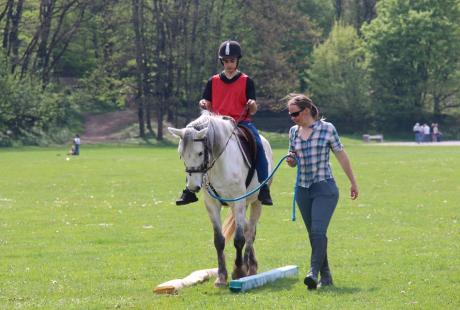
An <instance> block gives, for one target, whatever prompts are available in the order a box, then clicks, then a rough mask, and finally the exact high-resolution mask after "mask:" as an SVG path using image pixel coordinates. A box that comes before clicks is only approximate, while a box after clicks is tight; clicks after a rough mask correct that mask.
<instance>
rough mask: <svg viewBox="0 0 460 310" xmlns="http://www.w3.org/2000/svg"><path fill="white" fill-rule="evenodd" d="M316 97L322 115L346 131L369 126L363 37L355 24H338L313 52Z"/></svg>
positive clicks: (311, 72)
mask: <svg viewBox="0 0 460 310" xmlns="http://www.w3.org/2000/svg"><path fill="white" fill-rule="evenodd" d="M312 59H313V64H312V66H311V69H310V70H309V71H308V76H309V78H310V81H309V82H310V83H309V85H310V89H309V91H310V92H311V94H312V99H313V101H314V102H316V103H317V104H318V106H319V108H320V110H321V111H322V115H323V116H325V117H327V119H328V120H330V121H332V122H333V123H334V124H335V125H336V126H337V127H338V128H340V130H343V131H344V132H353V131H358V132H362V131H363V130H368V129H369V127H370V123H369V122H370V120H371V119H372V117H371V116H372V115H371V110H370V106H369V104H370V102H369V96H368V84H367V83H368V81H367V78H366V77H367V72H366V69H365V66H364V54H363V52H362V49H361V40H360V39H359V38H358V35H357V34H356V31H355V29H354V28H353V27H351V26H345V25H341V24H336V25H334V27H333V29H332V31H331V33H330V35H329V38H328V39H327V40H326V41H325V42H324V43H323V44H321V45H319V46H317V47H316V48H315V49H314V51H313V54H312Z"/></svg>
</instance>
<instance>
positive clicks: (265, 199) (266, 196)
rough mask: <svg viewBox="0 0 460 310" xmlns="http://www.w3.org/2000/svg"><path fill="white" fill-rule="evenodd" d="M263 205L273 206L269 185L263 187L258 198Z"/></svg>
mask: <svg viewBox="0 0 460 310" xmlns="http://www.w3.org/2000/svg"><path fill="white" fill-rule="evenodd" d="M257 198H258V199H259V200H260V202H261V203H262V204H263V205H266V206H273V201H272V197H270V188H269V187H268V185H267V184H265V185H264V186H262V187H261V188H260V191H259V196H258V197H257Z"/></svg>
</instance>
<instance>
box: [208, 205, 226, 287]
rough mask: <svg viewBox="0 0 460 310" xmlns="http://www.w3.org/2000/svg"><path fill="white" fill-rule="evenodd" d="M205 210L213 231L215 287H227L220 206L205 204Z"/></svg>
mask: <svg viewBox="0 0 460 310" xmlns="http://www.w3.org/2000/svg"><path fill="white" fill-rule="evenodd" d="M206 209H207V210H208V215H209V218H210V220H211V222H212V227H213V229H214V247H215V248H216V252H217V263H218V266H217V279H216V281H215V282H214V285H215V286H216V287H226V286H227V278H228V275H227V267H226V266H225V254H224V249H225V237H224V235H223V234H222V225H221V222H220V209H221V207H220V206H217V205H213V204H211V203H206Z"/></svg>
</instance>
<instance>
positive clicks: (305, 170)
mask: <svg viewBox="0 0 460 310" xmlns="http://www.w3.org/2000/svg"><path fill="white" fill-rule="evenodd" d="M310 128H312V129H313V131H312V133H311V135H310V137H309V138H308V139H307V140H303V139H302V138H300V136H299V135H298V132H299V126H297V125H295V126H293V127H291V129H290V130H289V151H290V152H295V153H296V157H297V160H298V164H299V165H300V166H299V169H300V180H299V184H297V185H298V186H301V187H305V188H309V187H310V186H311V185H312V184H313V183H317V182H320V181H324V180H327V179H332V178H333V176H332V169H331V166H330V164H329V153H330V150H331V149H332V150H333V151H334V152H337V151H341V150H343V145H342V143H341V142H340V139H339V135H338V134H337V130H336V129H335V127H334V125H332V124H331V123H328V122H325V121H322V120H319V121H316V122H315V123H314V124H313V125H311V126H310Z"/></svg>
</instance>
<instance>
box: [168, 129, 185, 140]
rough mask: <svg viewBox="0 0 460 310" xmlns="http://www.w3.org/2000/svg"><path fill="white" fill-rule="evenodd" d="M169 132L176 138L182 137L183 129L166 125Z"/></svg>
mask: <svg viewBox="0 0 460 310" xmlns="http://www.w3.org/2000/svg"><path fill="white" fill-rule="evenodd" d="M168 130H169V132H170V133H171V134H172V135H173V136H174V137H176V138H181V139H182V138H184V129H177V128H173V127H168Z"/></svg>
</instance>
